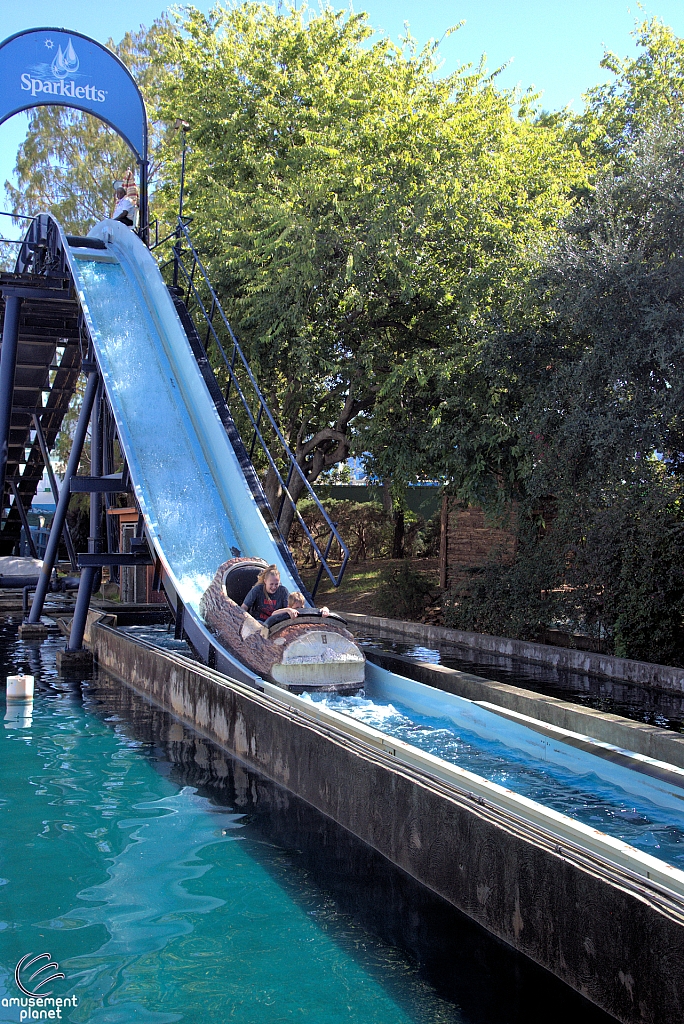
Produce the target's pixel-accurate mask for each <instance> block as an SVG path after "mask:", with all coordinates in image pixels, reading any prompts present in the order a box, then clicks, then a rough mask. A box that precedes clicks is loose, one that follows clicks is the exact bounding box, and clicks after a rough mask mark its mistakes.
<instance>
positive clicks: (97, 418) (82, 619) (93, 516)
mask: <svg viewBox="0 0 684 1024" xmlns="http://www.w3.org/2000/svg"><path fill="white" fill-rule="evenodd" d="M101 420H102V381H100V383H99V384H98V388H97V397H96V399H95V404H94V405H93V414H92V418H91V423H90V475H91V476H102V429H101ZM101 515H102V495H101V493H100V492H99V491H91V494H90V536H89V537H88V551H90V552H91V553H95V554H99V553H100V535H101V522H100V519H101ZM97 572H98V570H97V569H96V568H92V569H91V568H86V569H82V570H81V579H80V582H79V584H78V594H77V595H76V606H75V608H74V617H73V619H72V620H71V632H70V633H69V643H68V644H67V648H66V649H67V651H69V652H72V651H80V650H81V649H82V647H83V634H84V633H85V627H86V620H87V617H88V608H89V606H90V598H91V597H92V593H93V583H94V582H95V576H96V575H97Z"/></svg>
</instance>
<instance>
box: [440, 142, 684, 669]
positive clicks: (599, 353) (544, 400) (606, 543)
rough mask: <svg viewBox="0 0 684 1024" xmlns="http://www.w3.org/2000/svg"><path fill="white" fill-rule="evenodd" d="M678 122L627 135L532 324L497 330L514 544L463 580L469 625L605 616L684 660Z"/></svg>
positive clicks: (560, 248)
mask: <svg viewBox="0 0 684 1024" xmlns="http://www.w3.org/2000/svg"><path fill="white" fill-rule="evenodd" d="M682 138H683V133H682V130H681V129H679V128H672V127H671V128H669V129H668V130H665V129H664V128H662V127H661V125H660V124H659V123H656V125H655V126H654V127H652V129H651V130H650V131H649V132H646V133H644V134H642V135H641V136H640V137H639V138H638V140H637V141H636V143H635V144H633V146H632V147H631V149H630V150H628V151H625V154H624V155H625V157H626V159H624V160H623V161H621V169H619V170H617V171H616V170H615V169H613V168H611V169H610V170H609V171H608V172H607V173H606V174H605V175H604V176H603V177H602V178H601V179H600V180H599V181H598V183H597V186H596V189H595V191H594V193H593V195H592V196H591V198H590V199H588V200H587V201H586V202H585V203H583V204H582V206H581V207H579V208H578V209H577V210H576V211H575V212H574V214H573V215H572V216H571V217H570V218H569V219H568V221H567V222H566V224H565V227H564V231H563V233H562V235H561V236H560V238H559V239H558V241H557V243H556V245H555V246H554V247H553V248H552V249H551V250H550V251H549V253H548V254H547V257H546V260H545V263H544V266H543V268H542V270H541V272H540V273H539V274H538V275H537V277H536V279H535V281H534V285H533V287H531V288H530V289H529V294H528V301H529V303H530V306H531V307H533V308H534V309H535V310H536V321H537V326H536V327H534V326H533V318H532V316H531V314H530V315H529V316H528V319H527V322H526V323H525V324H523V326H522V327H521V328H520V329H519V330H517V331H516V330H507V331H503V332H500V333H498V334H493V335H492V336H491V337H490V338H489V340H488V344H487V346H486V351H485V354H484V362H485V363H486V365H487V367H488V374H489V379H490V380H497V379H498V380H499V381H503V379H504V378H506V380H507V381H508V394H507V402H508V412H509V421H510V423H511V424H512V430H511V441H512V442H514V444H513V447H514V448H515V458H514V459H511V461H512V462H515V474H511V475H510V476H509V477H508V479H507V478H506V477H505V476H504V477H502V486H501V488H500V490H501V491H502V492H507V496H508V497H509V498H510V497H516V499H517V501H518V509H519V514H518V523H519V544H518V555H517V557H516V560H515V562H514V564H513V566H508V567H501V566H498V567H497V566H494V565H492V566H489V567H487V569H486V570H485V571H484V573H483V575H482V577H481V579H479V580H476V581H475V582H474V583H473V585H472V586H471V587H470V588H466V589H465V590H463V588H462V592H461V593H460V594H457V595H455V602H456V603H455V606H454V610H453V612H452V616H453V621H454V622H458V623H459V625H461V626H462V627H465V628H480V629H486V630H491V631H494V632H505V633H513V634H514V635H519V636H523V635H526V636H533V635H535V633H536V632H538V631H539V630H540V629H542V628H543V627H544V626H548V625H549V624H551V623H552V622H555V623H556V624H557V625H558V624H560V625H562V626H563V628H568V629H571V630H573V629H575V628H578V627H579V628H580V629H582V630H583V631H587V630H588V631H592V629H595V628H596V627H597V624H598V623H599V622H600V623H601V629H602V630H605V632H606V634H607V636H608V638H609V639H610V641H611V643H612V644H613V650H614V651H615V653H617V654H621V655H624V656H629V657H637V658H645V659H647V660H661V661H668V662H670V663H676V664H682V663H684V629H683V628H682V617H683V615H684V559H683V558H682V555H681V543H680V540H681V536H682V531H683V530H684V475H683V473H682V470H683V468H684V429H683V427H684V424H683V422H682V408H683V399H684V393H683V391H682V388H683V385H682V370H683V368H684V340H683V339H684V271H683V270H682V267H681V227H680V225H681V211H682V209H683V208H684V172H683V171H682V166H681V149H682ZM473 430H474V428H473ZM499 454H500V452H499ZM514 475H515V486H514V487H511V486H508V487H506V484H507V483H510V480H511V479H512V477H513V476H514Z"/></svg>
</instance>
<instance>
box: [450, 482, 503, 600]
mask: <svg viewBox="0 0 684 1024" xmlns="http://www.w3.org/2000/svg"><path fill="white" fill-rule="evenodd" d="M513 514H514V513H512V515H513ZM494 553H496V556H497V557H498V558H500V559H501V560H502V561H510V560H511V559H512V558H513V556H514V554H515V533H514V531H513V529H504V528H502V527H499V526H492V525H491V524H490V523H489V522H487V521H486V520H485V514H484V512H483V510H482V509H481V508H480V506H479V505H464V504H463V502H461V501H458V500H457V499H456V498H450V497H448V496H446V495H445V496H444V497H443V498H442V530H441V537H440V550H439V582H440V586H441V587H451V586H453V585H454V584H455V583H457V582H459V581H461V580H463V579H465V578H467V577H468V576H469V575H470V573H471V572H472V571H473V569H477V568H479V567H480V566H482V565H484V563H485V562H487V561H488V559H489V558H490V557H491V556H492V555H493V554H494Z"/></svg>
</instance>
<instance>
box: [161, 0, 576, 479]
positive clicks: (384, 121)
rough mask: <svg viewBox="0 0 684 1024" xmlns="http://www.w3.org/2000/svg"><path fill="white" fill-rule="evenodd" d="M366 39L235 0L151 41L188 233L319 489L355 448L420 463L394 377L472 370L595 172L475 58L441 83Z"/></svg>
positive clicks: (330, 19)
mask: <svg viewBox="0 0 684 1024" xmlns="http://www.w3.org/2000/svg"><path fill="white" fill-rule="evenodd" d="M370 35H371V29H370V27H369V25H368V23H367V20H366V16H365V15H354V14H352V15H347V14H345V13H343V12H335V11H333V10H332V9H329V8H328V9H324V10H322V11H321V13H320V14H316V15H313V14H310V13H309V12H302V11H299V12H297V11H293V10H288V11H286V12H285V13H283V14H277V13H276V12H275V11H274V10H273V9H272V8H271V7H269V6H267V5H265V4H259V3H246V4H241V5H239V6H236V7H230V8H221V7H219V8H216V9H215V10H214V11H213V12H212V14H211V15H209V16H204V15H202V14H200V13H199V12H196V11H192V10H190V11H189V12H188V13H187V16H186V18H185V20H184V21H183V23H182V25H181V31H180V32H179V33H178V34H176V35H175V36H173V37H172V38H170V39H169V41H168V47H167V49H166V50H165V54H164V59H165V61H166V63H167V65H168V66H170V67H171V68H172V74H171V75H170V76H169V77H168V78H166V79H165V87H164V104H163V111H164V114H163V116H164V117H165V119H166V120H167V121H169V122H170V120H171V118H172V117H182V118H183V119H184V120H186V121H187V122H188V123H189V125H190V129H189V131H188V141H189V153H188V171H187V183H188V187H187V198H186V210H187V212H188V213H190V214H191V215H192V216H193V218H194V221H193V225H192V231H193V236H194V238H196V239H197V240H198V243H199V244H200V246H201V249H202V252H203V253H204V254H205V255H206V257H207V259H208V262H209V265H210V268H211V277H212V281H213V282H214V284H215V285H216V286H217V287H218V289H219V292H220V297H221V300H222V302H223V303H224V305H225V308H226V310H227V312H228V314H229V317H230V319H231V320H232V321H233V323H234V325H235V326H236V327H237V328H238V329H239V331H240V333H241V336H242V339H243V341H244V344H245V347H246V349H247V352H248V356H249V359H250V362H251V363H252V366H253V367H254V368H255V370H256V371H257V374H258V377H259V380H260V383H261V385H262V388H263V389H264V390H265V391H266V393H267V394H268V395H269V398H270V399H271V401H272V403H273V405H274V408H275V409H276V411H277V414H278V416H279V419H280V422H281V425H282V427H283V429H284V431H285V433H286V436H287V437H288V439H289V440H290V441H291V443H292V446H293V448H294V449H295V450H296V452H297V455H298V458H299V459H300V462H301V464H302V465H303V466H304V467H305V470H306V472H307V474H308V475H309V477H310V479H312V480H313V479H315V478H316V477H317V476H318V474H319V473H320V472H321V471H323V470H324V469H326V468H328V467H329V466H331V465H333V464H334V463H335V462H337V461H339V460H340V459H343V458H345V457H346V455H347V454H348V453H349V451H350V450H356V451H359V452H360V451H364V450H365V451H368V450H370V451H372V452H373V453H374V454H376V455H377V457H378V465H379V466H380V467H381V468H382V469H383V470H384V471H385V472H389V471H390V470H391V471H393V472H395V473H401V474H402V475H405V476H409V475H411V474H413V473H415V472H416V471H417V470H418V468H419V467H418V465H417V464H416V463H415V460H413V459H412V455H411V438H410V435H408V434H406V433H404V423H403V420H402V406H401V403H402V401H403V395H404V392H405V388H404V386H403V382H404V380H408V379H411V380H415V381H418V382H419V384H420V382H423V381H426V380H427V379H428V378H429V377H430V376H431V375H434V374H435V373H436V372H439V373H440V374H442V375H443V377H444V379H445V382H446V384H447V385H449V386H450V385H451V383H452V382H455V381H458V380H459V379H461V378H463V377H464V375H466V374H467V368H468V366H469V365H471V364H472V363H476V362H477V359H478V356H477V340H476V339H477V336H478V329H479V327H480V325H481V324H482V323H484V322H486V321H487V320H488V319H489V318H491V317H492V316H496V317H499V318H503V319H505V317H506V315H507V308H508V304H509V303H510V302H511V301H512V297H513V296H514V294H515V291H516V288H517V287H518V286H519V284H520V282H521V280H522V279H523V278H524V275H525V273H526V268H527V264H528V256H527V252H528V249H529V247H530V246H531V245H532V243H535V244H536V243H537V242H538V241H539V239H540V237H546V236H548V235H549V234H551V233H553V231H554V230H555V227H556V225H557V222H558V219H559V217H560V216H561V215H562V214H564V213H566V212H567V211H568V210H569V209H570V206H571V202H572V195H573V191H574V190H576V189H579V188H581V187H583V186H584V184H585V182H586V175H587V171H586V168H585V165H584V163H583V162H582V160H581V158H580V156H579V154H578V152H577V150H576V148H575V146H574V144H570V143H568V142H567V137H566V135H565V133H564V131H563V129H562V128H559V127H556V126H553V125H544V126H540V125H537V124H535V123H534V120H533V118H532V116H531V115H529V114H528V113H527V112H526V111H527V105H526V103H523V104H521V105H520V112H519V113H517V114H516V110H517V107H518V102H517V101H518V99H519V98H518V97H516V96H515V95H513V94H511V93H507V92H504V91H501V90H498V89H497V88H496V85H495V82H494V80H493V79H492V77H491V76H488V75H487V74H486V72H485V70H484V68H483V67H479V68H472V67H463V68H461V69H460V70H459V71H457V72H456V73H454V74H453V75H451V76H449V77H447V78H441V79H440V78H438V77H437V76H436V71H437V63H436V61H437V54H436V48H435V46H433V45H431V46H429V47H427V48H425V49H423V50H422V51H418V50H417V49H416V48H415V46H414V44H413V42H412V40H410V39H408V40H406V42H405V45H404V46H403V48H398V47H396V46H394V45H393V44H392V43H391V42H390V41H389V40H387V39H381V40H380V41H377V42H374V43H371V42H370V40H369V37H370ZM165 158H166V160H167V166H171V165H172V164H173V162H174V161H176V165H177V160H178V156H177V152H174V151H172V150H170V149H168V148H167V149H166V150H165ZM176 173H177V172H176ZM172 177H174V176H172V175H170V176H169V180H171V179H172ZM167 202H168V204H169V206H170V205H171V204H172V202H173V194H172V191H171V190H170V189H169V191H168V193H167ZM375 409H381V417H382V418H383V419H384V420H387V421H388V422H389V423H390V424H392V426H390V428H389V429H390V431H391V437H390V439H389V440H388V441H387V442H386V441H385V438H384V437H383V436H382V434H381V432H378V431H375V430H374V428H373V426H372V425H373V423H374V422H375V420H376V419H377V416H376V417H374V410H375ZM422 418H423V419H424V415H423V416H422ZM400 424H401V430H400V429H398V428H399V425H400ZM366 428H368V429H366ZM390 449H392V454H391V456H388V457H387V458H385V454H386V453H387V452H389V451H390ZM384 453H385V454H384ZM384 463H387V465H385V464H384ZM390 464H391V465H390Z"/></svg>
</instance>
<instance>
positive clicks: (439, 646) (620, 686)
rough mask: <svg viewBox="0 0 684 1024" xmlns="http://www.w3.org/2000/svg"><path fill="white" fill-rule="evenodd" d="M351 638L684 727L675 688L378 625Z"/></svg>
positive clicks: (682, 698) (682, 704)
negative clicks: (404, 634)
mask: <svg viewBox="0 0 684 1024" xmlns="http://www.w3.org/2000/svg"><path fill="white" fill-rule="evenodd" d="M356 641H357V643H358V644H359V645H360V646H361V647H365V648H368V647H377V648H378V649H379V650H381V651H386V652H387V653H389V654H400V655H403V656H404V657H405V658H409V659H411V660H412V661H423V662H427V663H429V664H433V665H445V666H446V667H447V668H454V669H458V671H460V672H470V673H471V674H472V675H476V676H481V677H482V678H483V679H495V680H497V681H498V682H500V683H508V684H509V685H511V686H520V687H522V688H523V689H525V690H533V691H534V692H535V693H544V694H546V695H547V696H549V697H558V698H559V699H560V700H568V701H572V702H573V703H576V704H582V705H584V706H585V707H590V708H595V709H596V710H598V711H608V712H611V713H613V714H615V715H622V716H623V717H625V718H631V719H632V720H634V721H637V722H647V723H648V724H650V725H657V726H660V727H661V728H664V729H673V730H674V731H675V732H682V731H684V694H681V693H679V694H678V693H672V692H668V691H665V690H656V689H650V688H646V687H643V686H637V685H636V684H632V683H627V682H624V681H622V680H619V679H607V678H605V677H603V676H597V675H591V674H589V673H585V672H577V671H573V670H571V669H562V668H554V667H553V666H550V665H541V664H535V663H533V662H530V661H523V660H522V659H517V658H511V657H508V656H506V655H499V654H490V653H489V652H487V651H480V650H476V649H474V648H467V647H460V646H457V645H456V644H453V643H448V642H446V641H440V642H439V643H438V642H436V641H434V642H431V643H430V645H423V644H420V643H419V642H417V641H412V640H410V639H406V638H402V639H399V638H397V637H396V636H393V635H392V634H391V633H388V632H383V631H382V630H379V629H373V630H372V631H371V630H368V629H366V628H364V629H363V630H362V631H357V634H356ZM407 674H409V672H407Z"/></svg>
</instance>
